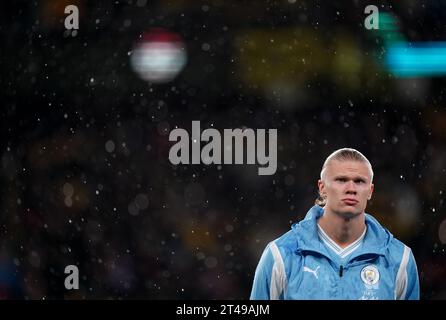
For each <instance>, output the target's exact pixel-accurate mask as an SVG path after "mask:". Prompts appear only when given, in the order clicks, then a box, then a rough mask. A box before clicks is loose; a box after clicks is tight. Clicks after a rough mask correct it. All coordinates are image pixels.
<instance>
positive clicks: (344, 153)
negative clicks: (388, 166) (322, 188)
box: [315, 148, 373, 207]
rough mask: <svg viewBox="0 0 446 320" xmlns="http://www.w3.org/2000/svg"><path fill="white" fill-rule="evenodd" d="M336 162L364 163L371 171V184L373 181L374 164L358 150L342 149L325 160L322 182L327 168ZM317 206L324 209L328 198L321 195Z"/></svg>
mask: <svg viewBox="0 0 446 320" xmlns="http://www.w3.org/2000/svg"><path fill="white" fill-rule="evenodd" d="M333 160H336V161H341V162H344V161H358V162H363V163H365V164H366V165H367V167H368V168H369V171H370V182H371V181H373V169H372V164H371V163H370V161H369V160H368V159H367V158H366V157H365V156H364V155H363V154H362V153H361V152H359V151H358V150H356V149H352V148H342V149H338V150H336V151H335V152H333V153H332V154H330V155H329V156H328V157H327V159H326V160H325V162H324V164H323V166H322V169H321V180H324V177H325V172H326V169H327V166H328V165H329V164H330V162H331V161H333ZM315 204H317V205H319V206H321V207H323V206H325V204H326V198H325V197H324V196H322V195H321V194H320V193H319V197H318V198H317V199H316V201H315Z"/></svg>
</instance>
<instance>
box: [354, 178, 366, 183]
mask: <svg viewBox="0 0 446 320" xmlns="http://www.w3.org/2000/svg"><path fill="white" fill-rule="evenodd" d="M355 183H356V184H364V183H365V180H363V179H356V180H355Z"/></svg>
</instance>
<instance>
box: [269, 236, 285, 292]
mask: <svg viewBox="0 0 446 320" xmlns="http://www.w3.org/2000/svg"><path fill="white" fill-rule="evenodd" d="M270 249H271V253H272V254H273V258H274V265H273V270H272V274H271V286H270V299H271V300H278V299H279V297H280V295H281V293H282V292H283V291H284V290H285V286H286V276H285V265H284V264H283V260H282V255H281V254H280V252H279V248H277V245H276V244H275V243H274V242H272V243H271V246H270Z"/></svg>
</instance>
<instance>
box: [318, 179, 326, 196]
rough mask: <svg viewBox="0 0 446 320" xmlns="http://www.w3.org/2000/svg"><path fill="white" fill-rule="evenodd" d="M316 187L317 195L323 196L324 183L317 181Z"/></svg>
mask: <svg viewBox="0 0 446 320" xmlns="http://www.w3.org/2000/svg"><path fill="white" fill-rule="evenodd" d="M317 186H318V188H319V194H320V195H323V194H324V193H325V183H324V181H322V180H320V179H319V180H318V181H317Z"/></svg>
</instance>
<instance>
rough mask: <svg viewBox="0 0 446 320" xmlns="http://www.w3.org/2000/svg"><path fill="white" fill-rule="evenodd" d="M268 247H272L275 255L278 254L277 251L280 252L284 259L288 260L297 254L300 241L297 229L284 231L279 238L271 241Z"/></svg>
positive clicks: (271, 249)
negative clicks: (298, 240)
mask: <svg viewBox="0 0 446 320" xmlns="http://www.w3.org/2000/svg"><path fill="white" fill-rule="evenodd" d="M267 248H269V249H270V251H271V253H273V255H277V253H280V256H281V258H282V259H283V260H284V261H285V260H287V259H288V258H289V257H290V256H292V255H295V253H296V251H297V249H298V242H297V237H296V233H295V231H293V230H289V231H288V232H286V233H284V234H283V235H282V236H280V237H279V238H277V239H275V240H273V241H271V242H270V243H269V244H268V246H267Z"/></svg>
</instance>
